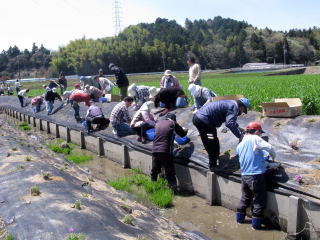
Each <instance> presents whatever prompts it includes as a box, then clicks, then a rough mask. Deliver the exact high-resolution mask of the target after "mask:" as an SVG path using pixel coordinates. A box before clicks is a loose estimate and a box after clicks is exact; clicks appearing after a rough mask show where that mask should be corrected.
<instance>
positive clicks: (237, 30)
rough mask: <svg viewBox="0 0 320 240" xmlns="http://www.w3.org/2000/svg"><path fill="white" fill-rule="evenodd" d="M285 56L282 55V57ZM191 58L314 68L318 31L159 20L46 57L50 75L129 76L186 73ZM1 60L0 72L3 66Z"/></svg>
mask: <svg viewBox="0 0 320 240" xmlns="http://www.w3.org/2000/svg"><path fill="white" fill-rule="evenodd" d="M284 52H285V56H284ZM187 54H194V55H195V56H196V57H197V58H198V61H199V62H200V64H201V66H202V68H206V69H222V68H232V67H239V66H242V65H243V64H245V63H247V62H268V63H273V62H276V63H282V62H283V61H284V58H285V61H286V63H302V64H312V63H313V62H314V61H315V60H316V59H320V28H316V27H314V28H310V29H302V30H300V29H293V30H290V31H288V32H282V31H273V30H271V29H268V28H265V29H258V28H256V27H254V26H252V25H250V24H248V23H247V22H244V21H236V20H233V19H230V18H222V17H215V18H214V19H208V20H195V21H190V20H189V19H186V20H185V24H184V26H181V25H179V24H177V22H176V21H174V20H168V19H162V18H158V19H156V21H155V22H154V23H140V24H137V25H131V26H129V27H127V28H125V29H124V30H123V31H122V32H121V33H120V34H119V35H118V36H117V37H108V38H103V39H97V40H93V39H85V38H82V39H78V40H74V41H71V42H70V43H69V44H68V45H67V46H65V47H61V48H60V49H59V51H57V52H54V53H52V55H51V56H50V57H51V58H52V61H51V65H50V66H51V69H50V71H49V73H51V74H57V73H58V72H59V71H61V70H63V71H65V72H66V73H67V74H73V73H77V74H81V75H82V74H93V73H96V72H97V70H98V69H99V68H103V69H104V70H105V72H108V69H107V66H108V64H109V63H110V62H114V63H116V64H118V65H120V66H122V67H123V68H124V69H125V70H126V71H127V72H149V71H163V69H164V68H166V69H172V70H185V69H186V68H187V67H186V64H185V57H186V55H187ZM1 66H3V65H1V56H0V72H1V71H3V67H2V68H1Z"/></svg>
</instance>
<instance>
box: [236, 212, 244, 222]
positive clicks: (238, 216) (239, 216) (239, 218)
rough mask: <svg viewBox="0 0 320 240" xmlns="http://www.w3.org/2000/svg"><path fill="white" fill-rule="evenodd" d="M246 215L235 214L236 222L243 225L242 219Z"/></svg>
mask: <svg viewBox="0 0 320 240" xmlns="http://www.w3.org/2000/svg"><path fill="white" fill-rule="evenodd" d="M245 217H246V215H245V214H244V213H240V212H237V213H236V221H237V223H244V218H245Z"/></svg>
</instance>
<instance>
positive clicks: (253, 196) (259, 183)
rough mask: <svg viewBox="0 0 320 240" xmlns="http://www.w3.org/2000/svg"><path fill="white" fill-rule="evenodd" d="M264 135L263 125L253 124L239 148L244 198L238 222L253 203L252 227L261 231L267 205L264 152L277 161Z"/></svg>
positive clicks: (241, 202) (250, 124) (239, 209)
mask: <svg viewBox="0 0 320 240" xmlns="http://www.w3.org/2000/svg"><path fill="white" fill-rule="evenodd" d="M262 133H263V130H262V128H261V124H260V123H258V122H251V123H249V125H248V126H247V128H246V134H245V135H244V137H243V139H242V141H241V142H240V143H239V145H238V147H237V153H238V155H239V162H240V169H241V180H242V185H241V190H242V197H241V200H240V203H239V205H238V207H237V213H236V220H237V222H238V223H243V222H244V218H245V215H246V209H247V208H248V207H249V206H250V204H251V201H253V207H252V227H253V228H254V229H261V223H262V219H263V210H264V208H265V205H266V197H267V190H266V179H265V172H266V160H265V157H264V151H267V152H268V153H269V155H270V156H271V157H272V158H273V160H274V159H275V156H276V153H275V152H274V149H273V147H272V146H271V144H270V143H268V142H266V141H265V140H263V139H262V138H261V137H260V136H261V134H262Z"/></svg>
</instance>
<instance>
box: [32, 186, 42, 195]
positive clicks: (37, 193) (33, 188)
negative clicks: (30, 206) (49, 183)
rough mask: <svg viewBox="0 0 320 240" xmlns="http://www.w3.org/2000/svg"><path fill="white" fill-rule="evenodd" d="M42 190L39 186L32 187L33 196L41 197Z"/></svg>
mask: <svg viewBox="0 0 320 240" xmlns="http://www.w3.org/2000/svg"><path fill="white" fill-rule="evenodd" d="M40 193H41V192H40V188H39V186H37V185H34V186H32V187H31V195H32V196H39V195H40Z"/></svg>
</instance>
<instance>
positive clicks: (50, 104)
mask: <svg viewBox="0 0 320 240" xmlns="http://www.w3.org/2000/svg"><path fill="white" fill-rule="evenodd" d="M46 110H47V112H48V113H51V112H52V110H53V101H46Z"/></svg>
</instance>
